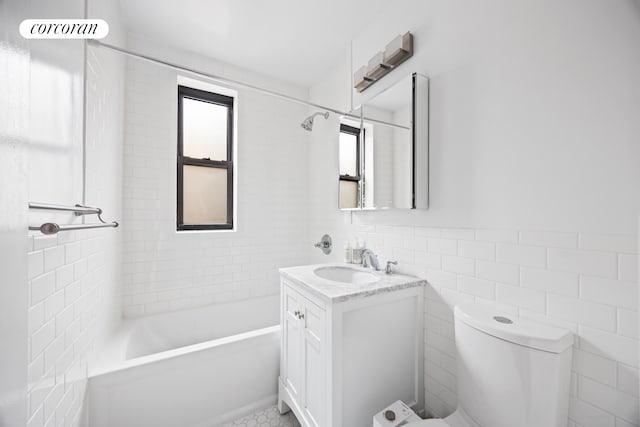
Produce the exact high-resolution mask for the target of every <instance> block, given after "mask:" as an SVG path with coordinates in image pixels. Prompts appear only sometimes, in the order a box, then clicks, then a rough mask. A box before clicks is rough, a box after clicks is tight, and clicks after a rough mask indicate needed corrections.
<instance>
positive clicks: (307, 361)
mask: <svg viewBox="0 0 640 427" xmlns="http://www.w3.org/2000/svg"><path fill="white" fill-rule="evenodd" d="M282 295H283V298H282V301H283V313H282V353H281V358H282V363H281V369H280V378H281V381H283V382H284V384H285V386H286V388H287V390H288V391H289V393H290V395H291V397H292V399H294V400H295V401H296V402H297V403H298V404H299V406H300V409H301V410H302V411H303V412H304V416H305V417H306V418H307V420H308V421H309V423H310V425H311V426H314V427H320V426H323V425H324V420H323V413H324V409H325V402H324V398H325V393H324V390H323V385H324V381H323V380H322V378H320V377H319V374H320V373H321V372H322V371H323V369H324V364H325V359H326V358H325V354H324V353H325V338H324V336H325V335H324V333H325V330H324V329H325V310H324V309H323V308H321V307H319V306H317V305H316V304H314V303H313V302H311V300H309V299H308V298H305V297H304V296H303V295H302V294H301V293H299V292H296V291H295V290H294V289H293V288H292V287H290V286H283V291H282Z"/></svg>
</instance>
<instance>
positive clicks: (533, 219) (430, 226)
mask: <svg viewBox="0 0 640 427" xmlns="http://www.w3.org/2000/svg"><path fill="white" fill-rule="evenodd" d="M407 10H411V11H412V13H410V14H408V13H406V11H407ZM383 23H384V25H383ZM370 28H371V30H370V31H365V32H363V33H362V34H360V35H359V36H358V37H356V38H355V39H354V41H353V52H352V55H353V64H354V67H357V66H359V65H360V64H361V63H364V62H366V59H368V58H369V57H370V56H372V55H373V54H374V53H375V52H376V51H377V50H379V49H381V48H383V47H384V45H385V43H386V42H388V41H389V40H390V39H392V38H393V37H394V36H395V35H397V34H400V33H403V32H405V31H407V30H410V31H411V32H412V33H413V34H414V36H415V49H416V52H415V54H414V57H413V58H411V59H410V60H409V61H407V62H406V63H405V64H403V65H402V66H401V67H400V68H399V69H398V70H397V71H394V72H393V73H391V74H390V75H389V76H387V77H386V78H385V80H386V81H385V80H383V81H381V82H379V83H376V84H375V85H374V86H372V89H371V90H370V91H369V90H368V91H367V92H365V94H364V95H365V96H366V97H369V96H372V95H373V94H375V93H376V92H378V91H379V90H381V89H382V88H384V87H386V86H388V85H389V84H391V83H393V82H394V81H395V80H396V79H397V78H400V77H403V76H404V75H406V74H408V73H410V72H412V71H417V72H420V73H423V74H425V75H428V76H430V81H431V98H430V108H431V115H430V118H429V119H430V157H431V158H430V183H431V184H430V190H431V192H430V209H429V210H428V211H386V212H362V213H353V214H349V213H340V212H338V211H337V210H336V208H335V206H336V205H335V200H336V197H337V190H336V188H337V186H336V184H335V182H336V176H337V172H336V169H337V162H336V161H335V159H337V132H336V129H337V127H336V124H335V123H333V124H327V126H326V127H322V128H319V129H318V132H316V130H315V129H314V135H313V136H312V139H311V151H310V159H313V162H312V163H311V164H310V166H311V168H310V177H311V182H312V185H311V186H310V188H311V191H312V193H311V198H312V205H313V206H314V207H315V208H314V209H312V211H311V226H310V233H311V235H310V237H311V238H313V237H315V236H316V235H319V234H322V233H325V232H328V233H329V234H331V235H332V237H333V238H334V244H335V245H336V247H337V248H342V245H343V244H344V242H345V240H346V239H353V238H355V237H356V236H358V237H360V238H361V239H366V241H367V244H368V246H369V247H370V248H372V249H373V250H374V251H375V252H376V253H379V254H380V259H381V260H382V261H386V260H387V259H398V260H399V261H400V265H399V267H398V270H400V271H402V272H407V273H412V274H416V275H418V276H421V277H425V278H427V279H428V281H429V283H430V285H429V288H428V292H427V294H428V296H427V300H426V304H425V305H426V321H425V327H426V330H427V337H426V338H427V343H426V351H425V353H426V358H425V368H426V369H425V371H426V388H427V394H426V395H427V402H426V403H427V406H428V408H429V410H430V412H431V413H432V414H434V415H437V416H445V415H447V414H449V413H450V412H451V411H453V410H454V408H455V405H456V404H457V397H456V390H455V364H454V356H455V353H454V349H455V346H454V341H453V323H452V314H451V313H452V306H453V304H455V303H456V302H458V301H461V300H474V301H476V302H477V303H479V304H487V305H490V306H495V307H499V308H501V309H503V310H505V311H507V312H510V313H513V314H517V315H520V316H523V317H529V318H534V319H539V320H541V321H544V322H549V323H552V324H557V325H561V326H565V327H568V328H570V329H571V330H573V331H574V332H575V333H576V343H575V346H574V351H575V355H574V367H573V374H572V386H573V387H572V397H571V409H570V417H571V420H572V424H571V425H572V426H574V425H575V426H584V427H588V426H594V427H595V426H598V427H602V426H614V425H616V426H622V425H624V426H629V425H634V426H637V425H638V369H637V368H638V334H637V330H638V327H637V325H638V322H637V307H638V306H637V292H638V290H637V288H638V286H637V283H638V273H637V268H638V267H637V265H638V261H637V259H638V258H637V253H638V242H637V232H638V230H637V217H638V213H639V211H640V195H639V194H638V192H637V186H638V183H639V182H640V169H639V168H638V167H637V164H636V163H637V159H638V158H640V144H638V140H637V135H639V134H640V124H639V123H638V121H637V120H635V119H634V117H638V116H639V115H640V103H639V102H638V99H640V86H638V84H637V78H636V77H635V76H637V75H639V73H640V54H639V53H638V50H637V49H636V46H637V45H638V43H639V42H640V7H638V3H637V2H635V1H624V0H619V1H615V2H608V3H607V4H606V5H605V4H604V3H602V2H598V1H580V2H577V1H566V2H560V3H558V2H552V1H542V2H535V3H531V2H524V1H516V2H510V1H509V2H507V1H498V0H496V1H488V2H481V3H478V2H446V1H439V0H433V1H426V2H425V1H412V0H405V1H401V2H399V3H398V2H396V3H394V5H393V6H392V7H389V8H388V9H387V10H385V11H382V13H381V14H380V15H379V17H378V19H377V20H374V21H373V22H371V25H370ZM348 64H349V60H348V59H347V60H345V61H344V62H342V63H340V64H337V66H336V68H335V70H334V72H333V73H328V74H327V77H326V78H325V79H324V80H323V81H321V82H319V83H318V84H317V85H316V86H314V87H313V88H312V89H311V91H310V96H311V99H312V100H313V101H314V102H319V103H323V104H327V105H331V106H334V107H337V108H343V109H345V108H349V107H350V104H352V105H358V104H359V103H360V102H361V101H362V100H363V99H364V98H360V97H359V96H356V95H353V98H354V99H353V101H351V100H350V99H349V96H345V92H344V91H345V88H346V90H347V92H346V93H349V92H348V91H349V89H348V87H349V86H348V84H349V81H350V70H349V65H348ZM332 142H333V143H332ZM310 254H311V256H312V259H313V260H314V261H318V262H320V261H327V260H338V259H340V258H341V256H342V255H341V251H340V250H339V251H337V253H334V254H332V255H331V256H330V257H324V256H322V255H320V254H319V253H317V251H315V250H314V251H311V252H310Z"/></svg>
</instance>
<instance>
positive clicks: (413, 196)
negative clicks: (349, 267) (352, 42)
mask: <svg viewBox="0 0 640 427" xmlns="http://www.w3.org/2000/svg"><path fill="white" fill-rule="evenodd" d="M357 118H360V120H357ZM346 128H349V129H351V130H350V132H351V136H350V138H351V139H349V140H348V139H347V135H346V133H345V131H344V129H346ZM356 131H360V132H359V139H357V136H356ZM355 141H357V142H355ZM354 145H357V146H358V148H356V149H355V150H354V149H353V147H354ZM355 151H358V158H357V159H356V160H355V161H354V159H353V157H352V156H353V153H354V152H355ZM339 161H340V204H339V207H340V209H366V210H374V209H414V208H419V209H426V208H427V203H428V79H427V78H426V77H424V76H420V75H418V74H415V73H414V74H412V75H410V76H407V77H406V78H404V79H402V80H400V81H398V82H397V83H395V84H394V85H392V86H391V87H389V88H388V89H386V90H384V91H382V92H381V93H379V94H377V95H376V96H374V97H373V98H372V99H370V100H369V101H367V102H366V104H364V105H363V106H362V107H361V108H359V109H358V110H356V111H355V112H353V113H352V115H351V116H350V117H346V118H342V119H341V125H340V159H339ZM354 165H355V168H356V172H355V174H356V175H357V177H358V180H357V185H356V184H354V183H353V182H354V180H353V178H354V175H353V173H351V172H353V167H354ZM347 167H351V168H352V169H351V172H347V169H346V168H347ZM346 174H348V175H346ZM345 176H348V177H349V178H351V182H352V183H351V184H350V187H349V188H348V189H347V188H343V187H344V186H345V183H344V181H343V177H345ZM354 192H355V194H354Z"/></svg>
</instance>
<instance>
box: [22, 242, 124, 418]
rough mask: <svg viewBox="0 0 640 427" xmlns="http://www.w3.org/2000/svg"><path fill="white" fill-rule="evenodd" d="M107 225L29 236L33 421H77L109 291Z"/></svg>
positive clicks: (31, 406) (30, 403) (30, 416)
mask: <svg viewBox="0 0 640 427" xmlns="http://www.w3.org/2000/svg"><path fill="white" fill-rule="evenodd" d="M109 241H110V238H109V236H107V235H106V230H94V231H73V232H65V233H64V234H60V235H58V236H40V235H38V236H30V245H31V252H29V270H30V271H31V272H34V273H33V274H32V275H31V277H30V280H29V306H30V308H29V320H28V323H29V340H28V347H29V369H28V378H29V386H28V416H29V424H28V425H29V427H32V426H44V425H47V426H48V425H65V426H76V425H79V423H80V413H81V408H82V405H83V401H84V396H85V390H86V382H87V370H88V363H89V360H90V358H91V357H92V355H91V352H92V351H93V350H94V349H95V346H96V345H97V344H98V342H97V339H98V336H99V331H98V329H99V328H100V327H101V325H100V324H99V322H100V316H101V314H102V313H104V307H101V305H102V302H103V301H104V299H105V298H104V297H105V293H107V292H111V291H112V289H110V288H111V287H112V286H113V284H111V283H108V281H107V280H108V277H109V275H108V274H107V271H106V269H107V268H109V264H108V261H107V260H108V253H107V251H106V248H107V245H109V244H110V243H109Z"/></svg>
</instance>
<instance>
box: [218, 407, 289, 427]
mask: <svg viewBox="0 0 640 427" xmlns="http://www.w3.org/2000/svg"><path fill="white" fill-rule="evenodd" d="M223 427H300V423H299V422H298V420H297V419H296V417H295V416H294V415H293V412H288V413H286V414H284V415H280V413H279V412H278V408H277V407H275V406H270V407H268V408H267V409H264V410H262V411H258V412H256V413H255V414H251V415H247V416H246V417H243V418H240V419H239V420H235V421H234V422H232V423H227V424H225V425H224V426H223Z"/></svg>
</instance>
